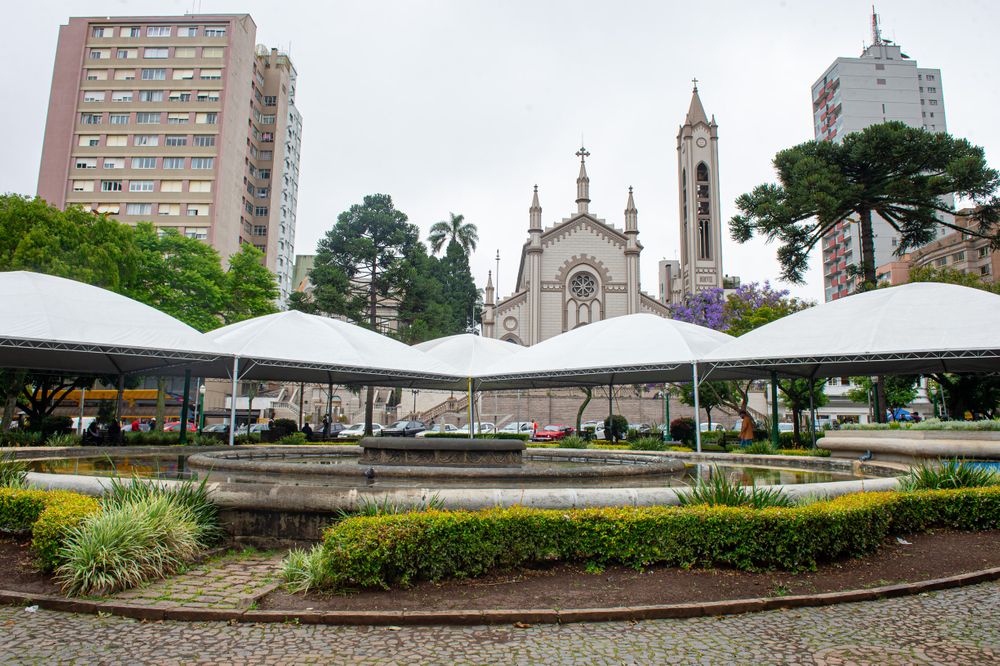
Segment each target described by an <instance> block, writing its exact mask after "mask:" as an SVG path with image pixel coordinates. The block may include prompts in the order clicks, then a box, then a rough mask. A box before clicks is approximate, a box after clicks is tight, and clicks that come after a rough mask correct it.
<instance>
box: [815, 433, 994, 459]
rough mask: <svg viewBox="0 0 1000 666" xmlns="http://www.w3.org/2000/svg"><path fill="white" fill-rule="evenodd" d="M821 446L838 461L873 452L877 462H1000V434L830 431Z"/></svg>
mask: <svg viewBox="0 0 1000 666" xmlns="http://www.w3.org/2000/svg"><path fill="white" fill-rule="evenodd" d="M821 446H822V447H823V448H825V449H830V451H831V453H832V455H833V456H834V457H836V458H856V457H858V456H861V455H862V454H864V453H866V452H867V451H870V452H871V454H872V456H873V457H874V458H875V459H878V460H886V461H894V462H901V463H909V464H913V463H915V462H920V461H922V460H927V459H934V460H936V459H938V458H976V459H980V460H983V459H985V460H1000V431H995V430H912V429H900V430H829V431H827V432H826V434H825V435H824V436H823V442H822V444H821Z"/></svg>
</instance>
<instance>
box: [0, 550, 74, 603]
mask: <svg viewBox="0 0 1000 666" xmlns="http://www.w3.org/2000/svg"><path fill="white" fill-rule="evenodd" d="M30 546H31V541H30V540H29V539H27V538H18V537H13V536H9V535H4V536H0V590H10V591H12V592H31V593H33V594H59V587H58V586H57V585H56V584H55V583H53V582H52V577H51V576H49V575H48V574H44V573H42V572H40V571H39V570H38V569H37V567H36V566H35V556H34V555H33V554H32V553H31V550H30Z"/></svg>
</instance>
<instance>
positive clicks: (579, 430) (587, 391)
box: [518, 386, 594, 436]
mask: <svg viewBox="0 0 1000 666" xmlns="http://www.w3.org/2000/svg"><path fill="white" fill-rule="evenodd" d="M580 390H581V391H583V402H581V403H580V407H579V408H578V409H577V410H576V434H578V435H581V436H582V435H583V427H582V424H583V412H584V411H585V410H586V409H587V405H589V404H590V399H591V398H593V397H594V391H593V389H591V388H590V387H589V386H581V387H580ZM518 427H520V426H518Z"/></svg>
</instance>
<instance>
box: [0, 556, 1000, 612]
mask: <svg viewBox="0 0 1000 666" xmlns="http://www.w3.org/2000/svg"><path fill="white" fill-rule="evenodd" d="M994 580H1000V567H993V568H991V569H983V570H981V571H972V572H969V573H964V574H958V575H956V576H949V577H947V578H934V579H931V580H924V581H919V582H917V583H904V584H901V585H886V586H883V587H873V588H869V589H862V590H847V591H844V592H827V593H823V594H810V595H796V596H788V597H756V598H749V599H731V600H726V601H709V602H701V603H699V602H694V603H684V604H664V605H656V606H617V607H609V608H575V609H566V610H557V609H552V608H529V609H522V610H517V609H509V610H466V611H282V610H263V611H258V610H239V609H236V610H231V609H212V608H160V607H152V606H138V605H132V604H125V603H121V602H118V601H89V600H84V599H69V598H64V597H54V596H49V595H36V594H29V593H22V592H11V591H7V590H0V604H7V605H18V606H21V605H37V606H39V607H40V608H44V609H46V610H53V611H64V612H70V613H87V614H91V615H96V614H98V613H108V614H111V615H117V616H119V617H128V618H132V619H136V620H148V621H156V620H172V621H178V622H246V623H251V622H295V623H301V624H327V625H483V624H512V623H515V622H524V623H529V624H530V623H535V624H554V623H566V622H611V621H622V620H660V619H671V618H691V617H705V616H716V615H737V614H741V613H756V612H760V611H769V610H780V609H789V608H804V607H810V606H831V605H834V604H842V603H855V602H858V601H875V600H878V599H891V598H894V597H904V596H910V595H914V594H921V593H924V592H933V591H936V590H945V589H949V588H954V587H962V586H965V585H974V584H976V583H984V582H988V581H994Z"/></svg>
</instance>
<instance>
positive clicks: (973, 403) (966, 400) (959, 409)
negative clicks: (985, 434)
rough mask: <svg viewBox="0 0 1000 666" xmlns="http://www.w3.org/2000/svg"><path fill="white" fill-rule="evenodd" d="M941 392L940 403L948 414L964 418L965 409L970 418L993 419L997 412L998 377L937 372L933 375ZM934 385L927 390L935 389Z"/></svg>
mask: <svg viewBox="0 0 1000 666" xmlns="http://www.w3.org/2000/svg"><path fill="white" fill-rule="evenodd" d="M933 377H934V382H936V383H937V384H938V385H939V386H940V387H941V389H942V393H943V394H944V404H945V406H946V407H947V408H948V416H949V417H951V418H953V419H959V420H961V419H964V418H965V415H966V412H968V413H969V414H970V415H971V416H972V418H974V419H983V418H985V419H995V418H997V417H998V416H1000V377H996V376H993V375H979V374H968V375H953V374H950V373H938V374H935V375H933ZM936 389H937V387H936V386H931V387H929V390H930V391H931V392H932V393H935V392H936Z"/></svg>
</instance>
